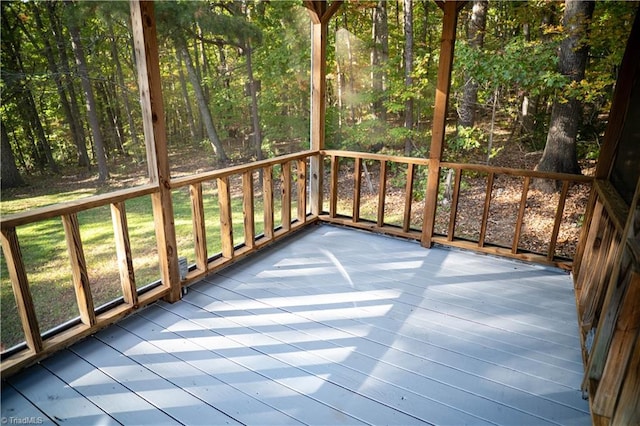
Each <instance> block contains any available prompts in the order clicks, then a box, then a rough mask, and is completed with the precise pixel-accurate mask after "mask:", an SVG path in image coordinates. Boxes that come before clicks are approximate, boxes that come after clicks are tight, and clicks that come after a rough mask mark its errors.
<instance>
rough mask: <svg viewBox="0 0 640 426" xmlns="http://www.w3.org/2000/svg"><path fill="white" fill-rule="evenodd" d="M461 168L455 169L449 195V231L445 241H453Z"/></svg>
mask: <svg viewBox="0 0 640 426" xmlns="http://www.w3.org/2000/svg"><path fill="white" fill-rule="evenodd" d="M461 175H462V169H456V176H455V179H454V183H453V194H452V195H451V212H450V216H449V231H448V232H447V241H453V238H454V237H455V232H456V219H457V216H458V198H459V197H460V178H461Z"/></svg>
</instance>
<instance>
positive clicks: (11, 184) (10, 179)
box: [0, 121, 24, 189]
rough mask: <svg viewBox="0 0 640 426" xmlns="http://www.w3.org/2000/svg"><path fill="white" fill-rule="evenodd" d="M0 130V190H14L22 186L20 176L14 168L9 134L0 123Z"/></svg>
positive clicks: (14, 163) (22, 182)
mask: <svg viewBox="0 0 640 426" xmlns="http://www.w3.org/2000/svg"><path fill="white" fill-rule="evenodd" d="M0 128H2V138H1V139H2V140H1V142H2V145H1V146H0V173H1V176H0V188H2V189H5V188H15V187H17V186H22V185H24V181H23V180H22V176H20V172H19V171H18V167H17V166H16V159H15V157H14V156H13V150H12V149H11V143H10V142H9V134H8V133H7V129H6V128H5V126H4V123H2V122H1V121H0Z"/></svg>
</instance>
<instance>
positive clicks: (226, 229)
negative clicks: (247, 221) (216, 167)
mask: <svg viewBox="0 0 640 426" xmlns="http://www.w3.org/2000/svg"><path fill="white" fill-rule="evenodd" d="M217 181H218V203H219V205H220V238H221V239H222V257H224V258H226V259H232V258H233V224H232V221H231V189H230V187H229V176H224V177H221V178H218V180H217Z"/></svg>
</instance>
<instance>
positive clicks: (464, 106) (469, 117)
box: [458, 0, 488, 127]
mask: <svg viewBox="0 0 640 426" xmlns="http://www.w3.org/2000/svg"><path fill="white" fill-rule="evenodd" d="M487 9H488V2H487V1H486V0H475V1H474V2H473V10H472V12H471V19H470V20H469V31H468V36H467V40H468V44H469V47H470V48H471V49H475V50H480V49H482V45H483V44H484V32H485V29H486V23H487ZM464 79H465V84H464V87H463V89H462V101H461V102H460V107H459V108H458V115H459V119H458V124H459V125H460V126H462V127H473V125H474V124H475V122H476V104H477V103H478V82H477V81H476V79H475V78H474V76H472V75H465V77H464Z"/></svg>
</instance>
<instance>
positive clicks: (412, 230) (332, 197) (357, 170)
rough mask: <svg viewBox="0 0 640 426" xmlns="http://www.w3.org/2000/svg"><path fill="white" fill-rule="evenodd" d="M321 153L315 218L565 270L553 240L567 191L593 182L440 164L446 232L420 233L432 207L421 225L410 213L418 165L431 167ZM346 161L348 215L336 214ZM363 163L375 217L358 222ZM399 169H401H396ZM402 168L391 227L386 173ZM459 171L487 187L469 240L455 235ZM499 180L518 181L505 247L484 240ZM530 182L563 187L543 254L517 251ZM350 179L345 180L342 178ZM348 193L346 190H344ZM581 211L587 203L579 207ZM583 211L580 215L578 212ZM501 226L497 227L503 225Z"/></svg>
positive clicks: (422, 187) (422, 186)
mask: <svg viewBox="0 0 640 426" xmlns="http://www.w3.org/2000/svg"><path fill="white" fill-rule="evenodd" d="M322 155H323V156H324V157H325V158H326V159H328V161H329V162H330V176H329V179H330V189H329V211H328V213H326V214H323V215H321V216H320V219H321V220H323V221H327V222H332V223H338V224H342V225H347V226H352V227H357V228H362V229H368V230H372V231H375V232H380V233H384V234H390V235H395V236H401V237H406V238H412V239H416V240H420V241H421V242H422V244H423V245H430V244H431V243H438V244H442V245H446V246H454V247H460V248H464V249H469V250H474V251H479V252H483V253H490V254H496V255H501V256H506V257H512V258H517V259H522V260H527V261H532V262H538V263H543V264H550V265H554V266H560V267H564V268H569V267H570V266H571V258H567V257H563V256H557V255H556V246H557V242H558V234H559V231H560V226H561V223H562V220H563V213H564V210H565V202H566V200H567V194H568V193H569V188H570V186H571V185H573V184H587V185H590V184H591V182H592V178H591V177H587V176H582V175H572V174H562V173H545V172H538V171H532V170H521V169H511V168H504V167H491V166H485V165H475V164H456V163H440V173H439V175H442V174H443V173H444V171H445V170H452V171H453V182H451V191H450V200H448V204H447V207H448V209H449V213H448V218H447V219H446V220H447V224H446V232H445V233H441V234H438V233H437V232H434V230H431V229H425V226H426V225H425V224H427V223H433V222H434V221H433V220H431V221H428V220H426V219H427V218H428V217H429V216H430V215H431V216H432V218H433V217H435V216H436V214H438V211H437V210H438V206H437V205H431V206H429V205H424V206H422V209H423V211H422V218H423V220H422V221H420V223H417V224H414V225H412V222H411V217H412V210H415V205H416V202H415V201H416V195H418V197H419V198H424V194H425V191H426V187H427V186H426V177H425V178H423V179H419V178H418V177H417V175H416V169H417V167H426V168H428V167H429V165H430V160H428V159H420V158H410V157H396V156H388V155H377V154H368V153H361V152H346V151H328V150H326V151H322ZM345 160H348V161H353V166H352V168H350V170H349V172H350V173H352V174H353V178H352V180H351V182H352V185H353V201H352V203H351V209H350V213H345V212H342V213H339V212H338V200H339V194H340V193H341V192H342V193H343V194H344V193H345V191H341V190H340V189H341V188H340V185H341V184H342V185H345V184H349V186H350V185H351V182H348V183H347V182H345V179H341V173H340V170H341V169H340V164H341V163H344V162H345ZM363 162H369V163H377V169H378V171H379V172H378V180H377V200H378V201H377V212H376V217H375V219H363V218H362V217H361V212H360V209H361V204H362V190H361V189H362V181H363V164H366V163H363ZM399 166H401V167H399ZM398 168H404V169H405V171H404V172H401V173H399V174H398V173H395V174H394V180H396V181H397V180H398V176H400V178H401V179H403V180H404V182H403V183H402V184H401V185H399V186H400V187H403V188H404V190H403V191H404V195H403V205H402V208H401V210H402V221H401V223H396V224H391V223H389V222H388V221H386V220H385V211H386V210H387V209H388V207H387V205H386V197H387V187H388V182H389V179H390V176H389V174H390V173H389V170H391V169H396V170H397V169H398ZM463 173H467V174H474V175H485V176H486V178H485V179H486V185H485V189H484V196H483V209H482V214H481V216H480V217H478V218H477V223H478V224H479V236H478V237H477V239H470V238H469V237H468V236H465V237H463V238H461V237H458V235H457V228H458V214H459V205H460V201H461V199H460V194H461V182H462V176H463ZM499 176H507V177H515V178H520V179H522V186H521V188H520V197H519V206H518V213H517V216H516V219H515V222H514V223H512V224H511V225H512V226H513V229H514V232H513V237H512V240H511V242H510V244H509V245H504V244H502V245H500V244H496V243H490V242H488V241H487V238H486V237H487V229H488V224H489V222H490V220H491V219H492V216H491V206H492V194H493V192H494V187H495V185H496V184H495V182H496V179H497V178H498V177H499ZM534 179H549V180H555V181H560V182H561V183H562V189H561V191H560V195H559V197H558V202H557V205H556V208H555V214H554V218H553V227H552V231H551V234H550V235H547V236H545V237H547V238H548V240H547V244H546V247H547V248H546V251H545V252H541V253H539V252H532V251H531V250H527V249H524V248H522V247H521V235H522V232H521V231H522V228H523V223H524V218H525V213H526V211H527V197H528V194H529V192H530V188H531V183H532V181H533V180H534ZM347 181H349V179H347ZM347 192H349V191H347ZM583 208H585V209H586V205H585V206H583ZM583 213H584V211H583ZM504 225H505V224H502V226H504Z"/></svg>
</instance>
